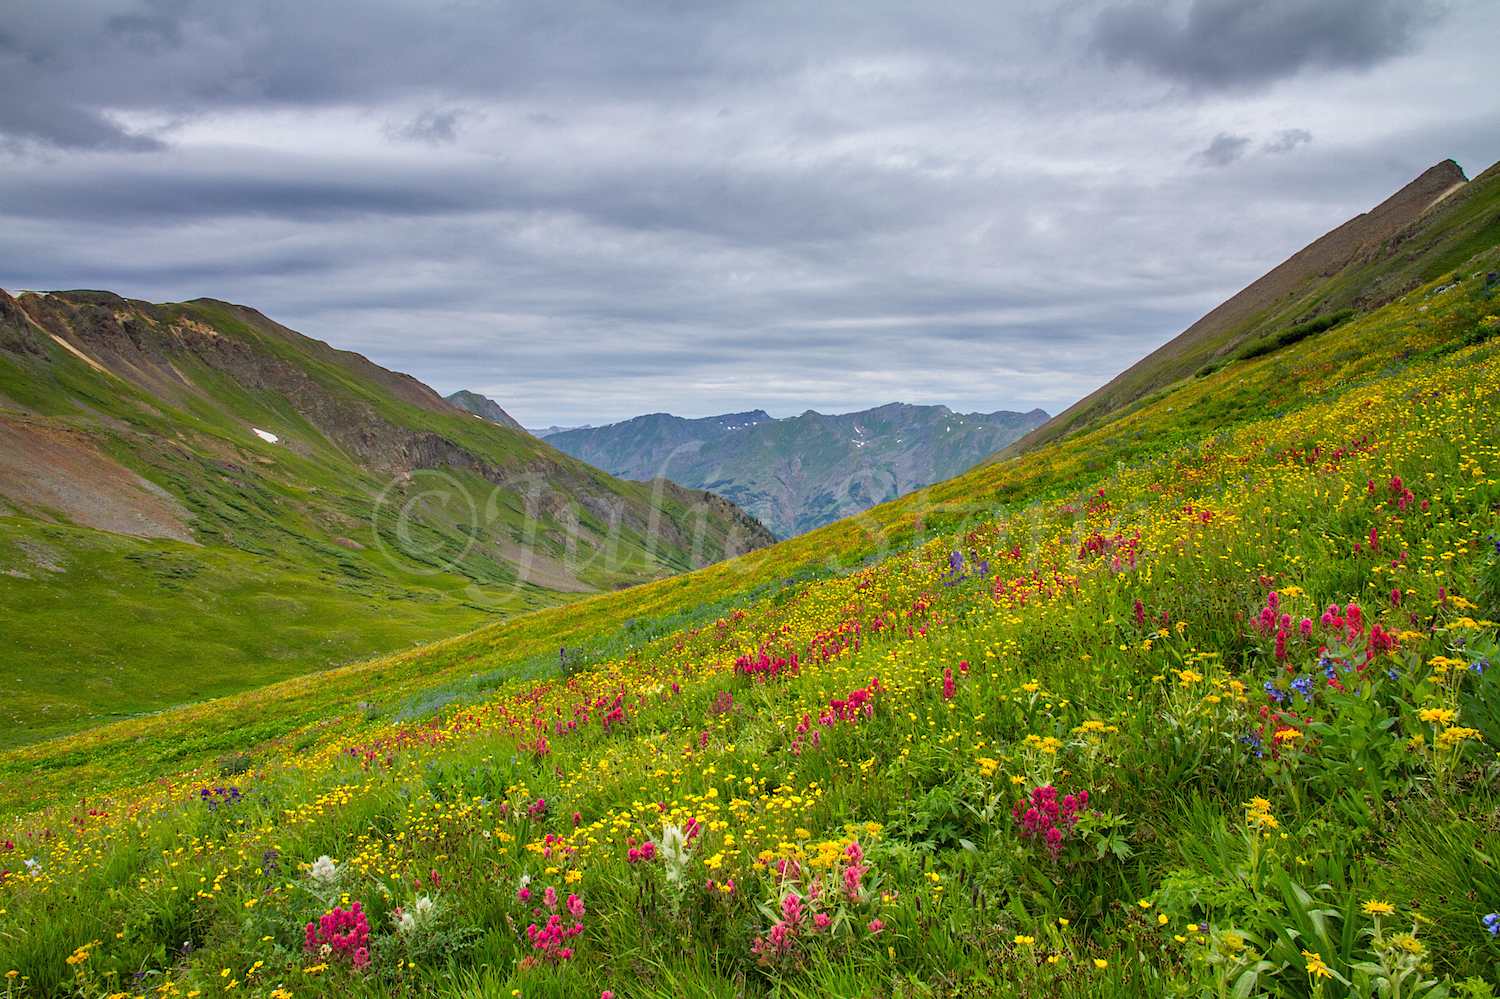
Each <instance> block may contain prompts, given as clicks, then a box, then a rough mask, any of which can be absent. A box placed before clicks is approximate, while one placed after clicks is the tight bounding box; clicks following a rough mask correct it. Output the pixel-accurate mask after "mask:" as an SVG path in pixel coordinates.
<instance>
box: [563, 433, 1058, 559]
mask: <svg viewBox="0 0 1500 999" xmlns="http://www.w3.org/2000/svg"><path fill="white" fill-rule="evenodd" d="M1046 418H1047V414H1046V413H1043V412H1042V411H1041V410H1035V411H1033V412H1031V413H1012V412H1006V411H1002V412H998V413H970V414H967V415H959V414H956V413H954V412H953V411H952V410H950V409H948V407H946V406H908V405H905V404H902V403H892V404H890V405H887V406H881V407H878V408H876V409H871V410H865V411H863V412H859V413H847V414H844V415H841V416H824V415H823V414H821V413H815V412H813V411H811V410H809V411H808V412H806V413H803V414H802V415H801V416H796V417H792V418H790V419H786V420H772V419H771V418H770V417H769V416H767V415H766V414H765V413H763V412H761V411H759V410H757V411H756V412H754V413H734V414H730V415H726V416H716V417H710V418H708V419H704V420H684V419H681V418H680V417H675V416H670V415H668V414H665V413H659V414H655V415H652V416H642V417H637V418H636V419H634V420H627V421H625V422H623V423H617V424H613V425H612V426H608V427H599V428H595V429H589V430H574V431H570V432H568V433H561V434H555V435H552V436H551V437H549V438H548V443H555V444H556V445H557V446H558V448H560V449H561V450H564V451H567V452H568V453H569V454H573V455H575V456H577V457H579V458H582V459H583V460H585V461H589V462H591V463H593V464H596V465H598V466H599V467H600V468H604V469H606V470H608V471H611V472H613V473H614V474H616V475H621V476H625V477H630V478H634V477H637V476H645V475H667V476H670V477H671V478H672V479H674V480H676V481H678V482H681V483H683V484H685V485H689V486H691V487H694V488H700V489H708V490H711V491H712V492H715V493H717V494H719V495H721V496H724V497H726V498H729V499H732V500H733V501H734V502H735V503H737V504H739V505H740V506H741V507H743V508H744V509H746V510H748V511H750V512H751V513H753V514H755V516H756V517H758V518H759V519H760V520H761V521H762V522H763V523H765V524H766V525H767V526H769V527H770V528H771V529H772V530H773V531H775V532H776V533H777V534H779V535H781V536H782V537H791V536H793V535H796V534H801V533H803V532H805V531H809V530H812V529H814V528H817V527H822V526H824V525H826V524H831V523H833V522H834V521H836V520H839V519H840V518H843V517H847V516H850V515H851V514H855V513H858V512H861V511H864V510H868V509H869V508H870V507H872V506H876V505H878V504H880V503H883V502H886V501H887V500H890V499H894V498H896V497H897V496H901V495H903V494H905V493H909V492H911V491H912V490H913V489H917V488H920V487H922V486H925V485H928V484H930V483H933V482H938V481H941V480H943V479H948V478H952V477H953V476H955V475H957V474H959V473H960V472H962V471H964V470H965V469H967V468H970V467H971V466H973V465H974V464H975V463H976V462H978V461H980V460H981V459H983V458H985V457H987V456H988V455H990V454H993V453H994V452H995V451H996V450H997V449H998V448H999V447H1001V446H1002V445H1004V444H1005V443H1007V442H1009V441H1012V440H1014V439H1015V438H1016V437H1018V436H1020V435H1021V434H1022V433H1024V432H1025V431H1026V430H1027V429H1029V428H1031V427H1035V426H1037V425H1038V424H1040V423H1041V422H1042V421H1044V420H1045V419H1046Z"/></svg>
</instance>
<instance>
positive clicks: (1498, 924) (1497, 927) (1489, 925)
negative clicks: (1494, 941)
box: [1480, 912, 1500, 937]
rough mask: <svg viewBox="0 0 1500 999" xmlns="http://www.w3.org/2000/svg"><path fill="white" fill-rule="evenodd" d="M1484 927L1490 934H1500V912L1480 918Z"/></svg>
mask: <svg viewBox="0 0 1500 999" xmlns="http://www.w3.org/2000/svg"><path fill="white" fill-rule="evenodd" d="M1480 922H1481V923H1483V924H1484V928H1485V929H1487V930H1489V931H1490V936H1492V937H1496V936H1500V912H1492V913H1490V914H1489V915H1488V916H1485V917H1484V918H1483V919H1481V920H1480Z"/></svg>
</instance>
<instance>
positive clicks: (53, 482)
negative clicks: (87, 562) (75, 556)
mask: <svg viewBox="0 0 1500 999" xmlns="http://www.w3.org/2000/svg"><path fill="white" fill-rule="evenodd" d="M0 496H4V497H5V498H6V499H7V500H9V501H10V502H11V503H12V504H14V505H15V506H17V507H20V508H21V509H22V510H25V511H27V512H28V513H31V514H32V515H33V516H39V517H43V518H46V519H53V518H54V517H55V515H56V514H62V515H63V516H64V517H66V518H67V519H68V520H70V521H72V522H73V523H74V524H77V525H78V526H79V527H89V528H93V529H94V530H96V531H108V532H110V533H111V534H128V535H132V536H134V537H138V538H170V539H171V540H173V541H184V542H187V543H188V544H197V542H196V541H194V540H193V537H192V534H191V533H190V532H189V531H188V528H187V525H186V523H185V520H186V515H187V514H186V511H185V510H184V509H183V507H182V504H181V503H179V502H178V501H177V500H176V499H175V498H174V497H172V496H171V495H170V494H169V493H167V492H165V491H164V490H162V489H161V488H160V487H159V486H157V485H155V484H154V483H151V482H148V481H146V480H145V479H143V478H142V477H141V476H139V475H137V474H135V473H134V472H132V471H131V470H130V469H128V468H126V467H125V466H124V465H121V464H120V463H119V462H117V461H115V460H114V459H113V458H110V457H108V456H107V455H105V454H103V453H101V452H100V451H99V450H98V449H97V448H95V447H94V446H93V445H91V444H89V443H87V442H86V441H85V440H83V439H81V438H80V437H77V436H73V435H69V434H67V433H66V432H64V431H62V430H61V429H59V428H58V427H57V426H55V425H53V426H48V427H40V426H33V425H29V424H28V423H25V422H20V421H11V420H6V419H0Z"/></svg>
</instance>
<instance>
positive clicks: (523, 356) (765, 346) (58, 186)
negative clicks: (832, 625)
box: [0, 0, 1500, 426]
mask: <svg viewBox="0 0 1500 999" xmlns="http://www.w3.org/2000/svg"><path fill="white" fill-rule="evenodd" d="M1084 2H1087V0H1084ZM1463 3H1467V6H1464V5H1463ZM1200 6H1202V5H1201V4H1200ZM1376 7H1377V8H1378V10H1384V9H1385V8H1384V7H1381V6H1380V5H1379V4H1378V3H1377V4H1376ZM1143 9H1144V8H1143ZM1152 9H1157V8H1152ZM1247 9H1248V8H1247ZM1319 9H1323V8H1322V7H1321V6H1320V7H1319ZM1100 10H1101V8H1100V7H1099V6H1098V4H1097V3H1094V4H1093V5H1092V6H1084V7H1079V6H1077V5H1075V4H1074V3H1073V2H1072V0H1067V2H1060V3H1059V5H1058V6H1055V7H1051V8H1039V7H1037V6H1035V5H1032V4H1023V3H1020V2H1016V3H1013V4H1004V3H1002V4H992V3H990V4H980V3H977V2H970V0H934V2H932V3H927V4H922V5H914V4H909V3H894V2H889V3H887V2H876V3H872V4H867V5H862V6H860V7H858V8H853V7H848V6H847V5H807V4H801V3H792V2H791V0H786V2H784V3H777V2H772V3H766V4H723V5H715V6H711V7H710V6H693V5H677V4H673V3H668V2H662V3H647V2H623V0H620V2H616V0H590V2H587V3H584V2H582V0H580V2H578V3H571V2H566V0H550V2H547V3H543V2H541V0H536V2H534V3H509V4H505V5H463V4H441V5H426V4H423V5H417V4H411V3H409V2H406V0H400V2H398V0H370V2H369V3H367V4H364V5H362V6H361V7H360V10H359V16H358V17H350V15H349V11H348V9H347V8H346V7H344V6H340V5H336V4H331V3H327V2H322V0H298V2H295V3H294V2H292V0H242V2H241V3H237V4H233V5H231V4H222V3H217V2H208V0H68V4H67V9H66V10H64V9H63V8H62V5H58V4H56V3H55V2H42V0H10V2H9V3H8V4H6V5H3V6H0V32H3V37H0V131H4V132H5V134H7V135H9V136H10V145H9V146H8V147H3V146H0V157H3V158H0V170H3V171H4V183H0V285H4V286H5V287H7V288H11V289H15V288H27V287H29V288H42V289H46V288H68V287H74V288H76V287H98V288H108V289H111V290H115V291H118V292H120V293H122V294H126V295H129V296H132V297H137V298H145V299H150V300H155V301H171V300H183V299H189V298H194V297H198V296H201V295H207V296H212V297H217V298H224V299H229V300H232V301H238V302H242V303H244V304H247V305H251V306H254V307H256V308H259V309H261V310H262V311H263V312H265V313H267V314H268V315H270V316H272V317H273V318H275V319H277V320H278V321H280V322H283V323H286V324H287V325H290V326H292V327H293V328H296V329H299V330H301V331H303V332H305V333H308V334H309V335H312V336H316V337H319V338H321V339H326V340H328V341H329V342H331V343H334V344H335V345H337V346H340V347H344V348H349V349H354V350H359V351H361V352H363V353H366V354H367V355H369V356H370V357H372V358H373V359H375V360H376V361H378V362H379V363H382V364H385V365H387V366H390V367H393V368H397V369H400V370H406V371H409V372H411V373H413V374H415V375H417V376H418V377H420V378H422V379H423V380H425V381H428V382H429V383H431V384H433V385H434V387H436V388H438V389H440V390H442V391H444V392H450V391H453V390H454V389H458V388H471V389H475V390H478V391H484V392H485V393H486V394H489V395H491V396H493V397H494V398H497V399H499V400H500V401H501V403H502V404H503V405H505V406H506V408H507V409H508V410H509V411H510V412H512V413H514V414H515V415H517V416H518V417H520V418H521V419H523V420H524V421H526V422H527V423H528V424H529V425H541V426H545V425H548V424H550V423H560V424H563V425H570V424H576V423H594V424H599V423H602V422H608V421H611V420H615V419H620V418H625V417H629V416H632V415H636V414H638V413H640V412H648V411H657V410H661V409H671V410H672V411H674V412H680V413H682V414H683V415H688V416H695V415H696V416H702V415H708V414H710V413H716V412H726V411H735V410H744V409H753V408H756V407H758V406H760V407H764V408H767V409H768V410H770V411H772V412H774V413H777V414H778V415H787V414H790V413H796V412H801V411H802V410H804V409H807V408H809V407H811V408H816V409H820V410H822V411H824V412H831V411H842V410H849V409H859V408H865V407H868V406H873V405H878V404H881V403H884V402H889V401H891V400H893V399H900V400H902V401H907V402H920V403H944V404H947V405H950V406H953V407H954V408H956V409H959V410H962V411H968V410H975V409H979V410H985V411H989V410H994V409H998V408H1022V409H1025V408H1030V407H1032V406H1036V405H1040V406H1042V407H1044V408H1047V409H1049V410H1052V411H1056V410H1058V409H1060V408H1062V407H1064V406H1066V405H1068V404H1069V403H1071V402H1073V401H1074V400H1076V399H1077V398H1078V397H1079V396H1081V395H1083V394H1084V393H1086V392H1087V391H1089V390H1091V389H1093V388H1095V387H1097V386H1098V385H1100V384H1102V383H1103V382H1105V381H1107V380H1108V379H1109V378H1110V377H1111V376H1112V375H1114V374H1115V373H1116V372H1117V371H1119V370H1120V369H1122V368H1124V367H1126V366H1127V365H1129V364H1130V363H1133V362H1134V361H1135V360H1136V359H1138V358H1139V357H1140V356H1142V355H1143V354H1145V353H1147V352H1148V351H1150V350H1151V349H1153V348H1154V347H1156V346H1157V345H1159V344H1160V343H1162V342H1165V341H1166V340H1167V339H1170V338H1171V337H1172V336H1174V335H1175V334H1176V333H1177V332H1180V331H1181V330H1182V329H1183V328H1185V327H1186V326H1187V325H1189V324H1190V323H1191V322H1192V321H1193V320H1194V319H1196V318H1197V317H1198V316H1200V315H1202V314H1203V313H1204V312H1207V311H1208V310H1209V309H1211V308H1212V307H1213V306H1214V305H1216V304H1218V302H1219V301H1221V300H1223V299H1224V298H1225V297H1227V296H1228V295H1230V294H1232V293H1233V292H1234V291H1236V290H1237V289H1238V288H1240V287H1242V286H1243V285H1244V284H1246V283H1248V281H1250V280H1252V279H1253V278H1255V277H1256V276H1258V275H1259V274H1260V273H1262V272H1264V271H1265V270H1267V269H1269V268H1270V267H1271V266H1273V265H1274V264H1276V263H1278V262H1279V261H1280V260H1281V259H1283V258H1284V257H1286V256H1287V255H1288V254H1289V253H1290V252H1292V251H1294V250H1296V249H1297V248H1299V247H1301V246H1303V245H1305V244H1306V243H1307V242H1309V241H1310V240H1311V239H1313V238H1315V237H1316V236H1318V235H1320V234H1321V233H1323V232H1325V231H1327V230H1328V229H1331V228H1333V227H1334V226H1336V225H1338V224H1340V223H1342V222H1344V221H1345V220H1347V219H1348V218H1349V217H1350V216H1352V215H1354V214H1355V213H1357V212H1361V211H1366V210H1368V209H1369V208H1370V207H1371V206H1372V205H1373V204H1375V203H1377V202H1378V201H1379V200H1381V199H1382V198H1384V197H1386V196H1387V195H1389V194H1390V193H1391V192H1393V191H1394V190H1396V189H1397V188H1399V187H1400V186H1401V185H1402V184H1404V183H1405V182H1407V181H1408V180H1410V179H1411V178H1412V177H1414V176H1416V175H1417V174H1418V173H1420V172H1421V171H1422V170H1423V169H1425V168H1426V167H1428V166H1430V165H1431V164H1432V163H1434V162H1436V161H1437V160H1440V159H1442V158H1444V157H1447V156H1454V157H1456V158H1458V159H1459V160H1460V162H1462V163H1463V164H1464V165H1465V166H1466V167H1469V168H1470V172H1471V174H1472V173H1473V172H1474V171H1475V168H1483V167H1484V166H1486V165H1488V163H1489V162H1492V161H1493V160H1494V159H1496V158H1500V139H1497V136H1500V95H1495V94H1493V93H1491V92H1490V90H1488V89H1486V88H1485V87H1483V86H1479V85H1477V83H1476V81H1482V80H1484V79H1487V78H1488V75H1489V74H1490V73H1491V70H1490V68H1489V66H1490V62H1491V60H1492V55H1491V54H1490V53H1489V52H1488V49H1487V47H1486V46H1485V45H1484V44H1483V40H1484V38H1485V35H1486V31H1488V34H1489V35H1490V36H1491V37H1492V36H1493V34H1494V31H1495V30H1496V29H1497V28H1500V11H1497V9H1496V8H1495V7H1494V5H1493V4H1492V3H1489V2H1488V0H1473V2H1469V0H1463V2H1461V3H1460V5H1459V6H1458V7H1455V11H1457V12H1458V13H1457V14H1455V16H1453V17H1450V18H1449V19H1448V20H1447V21H1445V22H1442V23H1438V24H1436V25H1434V26H1432V27H1431V28H1430V30H1432V31H1434V32H1435V33H1436V36H1435V39H1434V42H1433V44H1432V46H1431V48H1432V49H1433V54H1424V53H1423V52H1421V51H1417V50H1415V49H1413V50H1412V51H1414V52H1415V53H1416V54H1415V55H1414V57H1413V58H1412V59H1409V60H1390V61H1386V62H1379V61H1378V60H1377V61H1373V62H1365V63H1359V62H1357V61H1356V62H1352V63H1347V64H1343V65H1346V67H1347V68H1349V69H1354V70H1358V71H1359V72H1361V73H1362V74H1363V75H1362V76H1361V77H1360V78H1359V80H1358V83H1357V85H1350V82H1349V81H1350V79H1351V78H1352V75H1353V74H1352V73H1343V74H1342V75H1341V73H1340V70H1339V68H1338V66H1337V65H1334V64H1331V63H1328V62H1327V61H1326V60H1324V61H1319V60H1320V59H1323V57H1322V56H1321V55H1319V56H1313V57H1308V58H1307V59H1304V61H1303V62H1302V63H1300V64H1299V65H1300V66H1302V67H1304V68H1306V67H1313V66H1317V67H1320V68H1322V69H1324V70H1325V72H1323V73H1321V74H1319V75H1318V76H1316V77H1315V78H1313V77H1311V75H1309V76H1308V78H1305V79H1304V78H1298V77H1297V76H1296V74H1295V71H1293V73H1292V75H1291V76H1288V77H1286V78H1285V79H1284V80H1283V82H1282V84H1280V86H1279V87H1278V88H1273V89H1271V90H1267V89H1264V88H1263V89H1261V90H1258V91H1254V92H1253V93H1252V91H1251V90H1250V89H1248V88H1244V87H1233V86H1207V85H1202V86H1191V87H1175V86H1173V87H1163V86H1162V83H1161V81H1160V79H1159V78H1158V77H1156V76H1154V75H1150V74H1144V75H1143V74H1136V73H1124V72H1120V71H1119V70H1118V69H1117V68H1110V67H1109V66H1107V65H1106V64H1105V62H1104V61H1102V60H1100V59H1099V56H1098V51H1099V49H1098V42H1097V37H1098V32H1097V26H1098V25H1099V24H1100V23H1103V22H1100V21H1099V20H1098V18H1097V17H1096V15H1098V14H1099V13H1100ZM1160 10H1162V11H1165V10H1166V8H1160ZM1182 10H1183V11H1185V10H1186V8H1183V9H1182ZM1266 10H1267V11H1269V12H1270V13H1271V14H1275V15H1276V16H1282V14H1284V13H1285V11H1284V8H1283V7H1281V6H1277V5H1275V4H1270V5H1266ZM1378 10H1377V13H1378ZM1277 12H1281V13H1279V14H1278V13H1277ZM1111 16H1113V15H1111ZM1164 16H1165V15H1164ZM1198 16H1199V17H1200V19H1201V18H1203V17H1206V16H1207V15H1203V14H1200V15H1198ZM1267 16H1269V15H1267ZM1177 17H1178V20H1177V21H1175V22H1172V23H1173V24H1176V25H1177V27H1175V28H1174V29H1173V30H1174V31H1176V32H1177V33H1178V34H1179V35H1186V33H1188V30H1189V29H1188V27H1186V26H1185V25H1186V24H1188V21H1187V20H1186V19H1187V17H1188V15H1187V14H1186V13H1181V12H1180V13H1179V14H1178V15H1177ZM1466 19H1467V20H1468V21H1472V22H1475V23H1477V25H1478V27H1477V28H1476V27H1475V26H1474V25H1473V24H1467V23H1462V22H1464V21H1465V20H1466ZM1106 20H1107V18H1106ZM1414 23H1415V22H1414ZM1424 23H1426V22H1424ZM1194 30H1198V31H1199V32H1200V34H1201V33H1202V32H1203V31H1206V30H1207V29H1194ZM1215 30H1216V31H1218V34H1217V35H1215V37H1221V36H1222V37H1230V36H1233V37H1247V36H1246V35H1245V30H1247V29H1244V30H1242V29H1235V30H1239V31H1240V34H1239V35H1234V33H1233V32H1232V31H1230V30H1229V29H1228V28H1225V29H1215ZM1415 30H1416V29H1415V28H1413V29H1412V31H1411V32H1408V35H1407V37H1408V38H1415V37H1416V36H1415V34H1413V32H1415ZM1226 33H1227V34H1226ZM1210 34H1212V33H1210ZM1173 37H1176V36H1173ZM1179 40H1180V39H1179ZM1174 44H1175V43H1174ZM1318 51H1319V52H1321V51H1323V50H1321V49H1320V50H1318ZM1439 51H1440V52H1441V57H1439V55H1438V54H1437V53H1438V52H1439ZM1130 59H1132V60H1134V59H1135V57H1130ZM1121 60H1126V57H1125V56H1124V55H1121V56H1119V57H1118V58H1117V61H1121ZM1135 61H1139V60H1135ZM1263 61H1264V60H1263ZM1179 78H1182V77H1173V79H1179ZM1238 79H1240V80H1241V81H1242V82H1243V80H1244V79H1246V78H1245V77H1240V78H1238ZM1189 82H1191V81H1189ZM70 116H71V117H70ZM1288 122H1292V123H1295V124H1296V125H1297V126H1298V127H1296V128H1288V127H1287V123H1288ZM1314 131H1316V133H1317V137H1318V142H1317V143H1316V144H1315V145H1314V144H1312V143H1311V142H1310V138H1311V135H1312V133H1313V132H1314ZM1215 135H1217V138H1214V139H1213V140H1212V141H1209V139H1208V137H1209V136H1215ZM0 141H3V140H0ZM7 149H8V151H7ZM1292 149H1295V150H1297V154H1296V155H1286V156H1282V155H1272V154H1273V153H1278V152H1287V151H1290V150H1292ZM1228 163H1233V169H1202V168H1201V167H1204V166H1215V165H1224V164H1228Z"/></svg>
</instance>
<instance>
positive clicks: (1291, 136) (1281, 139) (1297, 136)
mask: <svg viewBox="0 0 1500 999" xmlns="http://www.w3.org/2000/svg"><path fill="white" fill-rule="evenodd" d="M1311 141H1312V133H1311V132H1309V131H1308V130H1307V129H1305V128H1284V129H1282V130H1281V131H1279V132H1277V133H1276V134H1275V135H1273V136H1272V137H1271V139H1270V140H1269V141H1267V142H1266V143H1264V144H1263V145H1262V146H1261V147H1260V149H1261V152H1264V153H1287V152H1291V151H1292V150H1293V149H1296V148H1297V147H1298V146H1300V145H1302V144H1303V143H1305V142H1311Z"/></svg>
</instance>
